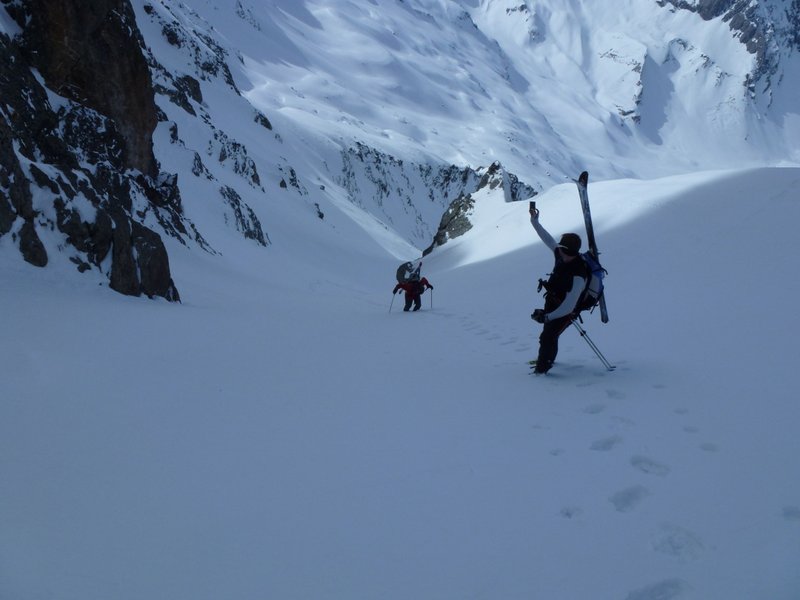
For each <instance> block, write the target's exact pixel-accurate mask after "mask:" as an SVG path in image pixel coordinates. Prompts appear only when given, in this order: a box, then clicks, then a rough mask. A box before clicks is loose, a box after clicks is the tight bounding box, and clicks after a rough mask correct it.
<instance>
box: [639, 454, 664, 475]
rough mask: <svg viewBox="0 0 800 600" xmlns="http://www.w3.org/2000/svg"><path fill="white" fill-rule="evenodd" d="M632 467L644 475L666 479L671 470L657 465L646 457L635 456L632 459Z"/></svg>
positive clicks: (659, 464)
mask: <svg viewBox="0 0 800 600" xmlns="http://www.w3.org/2000/svg"><path fill="white" fill-rule="evenodd" d="M631 465H633V466H634V467H635V468H637V469H639V470H640V471H641V472H642V473H647V474H648V475H658V476H659V477H664V476H666V475H668V474H669V472H670V468H669V467H668V466H666V465H662V464H661V463H657V462H656V461H654V460H652V459H649V458H647V457H646V456H634V457H633V458H631Z"/></svg>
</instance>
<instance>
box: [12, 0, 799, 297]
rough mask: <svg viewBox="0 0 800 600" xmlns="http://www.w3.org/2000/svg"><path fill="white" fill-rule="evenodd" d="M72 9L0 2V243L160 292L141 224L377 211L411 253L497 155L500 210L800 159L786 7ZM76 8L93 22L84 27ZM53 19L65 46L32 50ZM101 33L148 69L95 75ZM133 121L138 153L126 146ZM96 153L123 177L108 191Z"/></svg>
mask: <svg viewBox="0 0 800 600" xmlns="http://www.w3.org/2000/svg"><path fill="white" fill-rule="evenodd" d="M70 5H71V0H62V1H61V2H59V3H58V4H56V3H45V2H40V1H39V0H35V1H34V0H29V1H28V2H24V1H22V0H4V3H3V9H2V10H0V16H2V19H0V25H1V26H2V28H1V29H0V32H1V33H2V36H1V37H2V40H3V48H4V50H3V52H4V53H5V55H6V56H7V57H10V60H8V61H5V65H6V69H7V75H6V77H5V78H4V79H3V81H5V84H4V85H5V88H4V95H6V96H7V97H9V98H11V97H15V98H22V97H26V98H31V99H35V100H33V101H29V102H28V103H27V104H25V103H14V102H12V103H11V104H10V106H13V110H9V111H7V112H5V113H4V114H5V115H6V119H5V121H6V123H7V124H8V132H9V133H8V134H6V135H5V136H4V139H7V140H8V141H7V142H4V148H7V150H6V152H5V153H4V155H3V156H5V157H6V158H5V159H4V161H3V179H2V181H3V182H5V183H3V189H4V192H3V193H4V197H7V198H9V199H10V200H4V201H3V202H0V205H2V206H0V215H1V216H2V219H0V232H2V233H0V235H3V236H4V237H5V238H9V236H10V238H11V239H10V240H9V239H6V240H5V245H7V246H9V247H11V246H17V247H19V249H20V250H19V251H20V252H21V254H22V256H24V257H25V259H26V260H28V262H31V263H32V264H40V265H41V264H46V263H47V262H48V260H51V261H55V262H56V263H60V262H70V263H71V264H72V267H70V268H73V269H74V268H75V266H77V267H78V269H79V270H81V271H82V272H84V271H86V272H88V271H91V272H93V273H95V275H96V276H97V277H98V281H100V282H103V281H104V280H110V284H111V286H112V287H113V288H114V289H117V290H119V291H123V292H124V293H134V294H138V293H147V294H148V295H153V294H155V295H164V296H165V297H173V298H174V297H177V289H179V288H180V282H175V283H174V284H173V283H172V281H171V277H170V272H169V267H168V265H167V264H166V259H165V258H164V251H163V250H161V249H160V247H159V244H160V242H158V241H157V237H154V235H155V236H162V237H164V236H169V237H172V238H174V239H176V240H179V241H180V242H181V244H183V245H186V244H188V245H189V246H191V247H193V248H195V249H197V250H198V251H210V252H222V251H224V247H225V242H224V239H225V238H226V237H227V236H228V235H230V234H231V233H235V235H240V236H243V237H245V238H247V239H250V240H252V242H253V243H255V244H258V245H261V246H262V247H266V246H268V245H269V244H270V242H271V241H274V239H279V238H280V235H281V231H280V230H285V231H291V230H293V229H296V228H297V227H300V228H301V229H303V230H305V227H306V225H307V224H308V223H309V222H310V221H316V222H318V223H317V224H316V227H314V226H313V225H312V226H311V229H310V230H309V231H312V232H314V233H310V234H309V235H311V236H312V237H315V236H317V235H322V236H324V235H327V234H325V233H322V230H329V229H331V228H333V229H336V228H337V227H338V230H337V231H338V234H339V236H340V237H341V238H346V237H347V236H348V235H350V234H349V233H347V234H345V231H350V227H351V226H352V224H355V225H356V229H357V230H360V231H362V232H365V231H366V232H369V233H368V235H370V236H371V237H375V233H374V231H375V229H374V228H372V227H364V225H365V224H369V223H373V222H377V223H380V224H381V227H383V229H384V231H385V234H382V235H380V236H378V237H380V240H378V242H379V245H380V246H381V247H383V248H387V249H390V252H392V253H393V254H395V255H403V256H406V255H408V254H409V253H413V251H412V250H411V249H410V248H408V246H409V245H411V246H413V247H416V248H417V249H424V248H428V247H429V246H430V245H431V244H432V243H433V240H434V237H435V236H437V230H438V229H439V226H440V223H441V221H442V218H443V215H444V214H445V213H446V211H448V209H450V210H451V211H452V210H453V209H452V208H450V204H451V203H452V202H454V201H459V198H461V197H466V196H468V195H469V194H470V193H471V192H473V191H475V189H476V186H477V185H478V184H479V182H480V180H481V177H482V174H481V173H482V171H483V170H486V169H489V168H490V167H491V166H492V165H496V166H495V167H494V168H498V167H499V168H500V169H501V171H502V175H501V177H502V178H503V180H504V181H506V182H512V183H513V186H512V188H511V189H510V190H509V193H508V195H507V199H509V200H516V199H523V198H525V197H527V196H530V195H532V194H535V193H540V192H542V191H543V190H546V189H548V188H549V187H550V186H551V185H553V184H554V183H558V182H560V181H563V180H564V178H565V177H574V176H575V174H576V173H578V172H579V171H580V170H583V169H588V170H590V172H591V173H592V176H593V178H594V179H595V180H596V179H607V178H613V177H653V176H662V175H666V174H672V173H680V172H690V171H694V170H698V169H711V168H739V167H744V166H752V165H770V164H780V163H782V162H794V161H797V160H798V158H799V156H800V155H799V154H798V152H800V151H798V142H797V140H798V139H800V135H798V134H800V120H799V119H798V109H797V104H796V101H795V98H796V96H797V87H798V81H800V78H799V77H798V69H800V66H799V65H800V63H798V57H797V49H798V43H797V35H798V34H797V19H798V7H797V2H789V1H788V0H787V1H779V0H771V1H769V2H766V1H765V2H760V3H753V2H747V3H745V2H736V1H734V0H730V1H728V2H702V1H699V2H669V3H668V2H657V1H653V2H642V1H638V0H637V1H633V0H628V1H624V2H615V3H613V5H610V4H608V3H603V2H579V1H575V2H570V3H564V2H561V1H560V0H559V1H556V0H537V1H533V0H528V1H522V2H520V1H513V2H512V1H510V0H444V1H436V2H432V1H429V0H408V1H395V2H383V3H375V2H372V1H371V0H358V1H354V0H342V1H337V2H330V1H328V0H305V1H302V2H298V1H296V0H270V1H263V2H255V1H253V0H221V1H215V2H209V1H199V0H198V1H195V0H192V1H189V2H182V3H177V2H169V1H166V0H135V1H134V2H131V3H130V5H129V4H128V2H127V0H102V1H100V0H98V1H97V2H96V6H95V7H94V8H91V6H90V5H86V4H83V5H81V4H80V3H79V4H78V5H76V6H83V9H81V10H91V11H93V13H86V14H85V15H84V14H82V13H81V12H80V10H71V9H69V6H70ZM131 8H132V12H131ZM90 14H91V15H92V16H89V15H90ZM59 15H66V16H67V17H69V16H70V15H72V17H73V20H74V21H75V22H74V23H72V24H70V21H69V18H67V17H62V16H59ZM97 15H100V17H101V18H98V16H97ZM103 15H106V17H104V18H105V19H106V20H105V21H103V18H102V17H103ZM113 15H122V16H123V18H122V21H120V25H119V26H117V25H115V23H116V22H117V21H116V20H115V19H117V17H114V16H113ZM87 19H92V23H94V22H95V20H96V25H92V26H91V27H92V28H93V30H94V31H102V35H96V36H85V35H84V34H83V33H82V32H83V30H84V29H85V27H84V25H85V23H86V22H87V21H86V20H87ZM134 20H135V25H134ZM65 23H66V25H65ZM58 27H61V28H62V29H61V30H64V31H67V32H68V34H66V35H65V37H64V39H65V40H67V43H68V46H69V45H70V44H71V46H70V47H71V48H72V54H73V55H77V56H79V57H80V60H77V61H75V62H72V63H71V62H70V61H71V60H72V59H69V58H65V59H59V58H58V57H59V56H62V55H63V56H70V54H69V52H62V53H61V54H59V52H60V47H59V46H57V45H56V46H53V48H50V47H48V44H50V45H51V46H52V43H51V42H52V40H53V39H56V38H55V37H54V36H56V35H57V34H55V33H53V32H54V31H60V30H58V29H56V28H58ZM70 27H71V29H70ZM130 31H134V32H135V35H132V36H127V37H126V35H127V34H122V33H120V32H130ZM48 40H50V41H48ZM97 40H99V41H100V42H99V43H97V44H95V46H96V48H95V47H93V46H92V44H93V43H94V42H96V41H97ZM102 44H110V46H109V47H114V48H117V50H116V55H119V56H129V57H130V56H133V57H135V55H137V54H138V53H141V54H142V56H144V59H145V61H146V64H147V65H148V70H149V78H148V79H149V80H148V79H144V78H141V77H140V76H139V75H137V77H140V79H141V82H140V83H134V80H133V79H131V78H130V77H131V73H134V72H136V73H138V72H139V70H140V69H139V67H133V66H131V68H129V69H127V70H126V69H110V68H108V67H107V66H105V65H104V62H103V60H104V58H103V56H111V57H113V56H115V53H112V52H104V51H103V46H102ZM54 48H55V49H54ZM59 60H60V62H58V61H59ZM65 64H67V65H70V64H71V65H72V66H69V67H68V68H64V66H63V65H65ZM12 65H13V66H14V69H17V68H19V67H21V69H19V72H17V71H16V70H14V71H9V70H8V69H10V68H11V66H12ZM30 66H34V67H35V71H33V73H34V76H30V75H28V76H26V77H23V74H24V73H26V72H27V73H29V72H30V71H26V70H25V69H27V68H28V67H30ZM97 72H102V73H103V74H104V78H98V77H92V76H91V75H88V74H87V73H97ZM126 77H127V78H128V79H126ZM115 78H116V79H115ZM104 82H105V83H106V84H107V85H106V87H107V88H109V91H108V92H107V93H105V95H104V94H103V93H97V90H102V88H103V84H104ZM125 86H135V89H136V90H144V93H143V95H142V97H143V100H142V101H139V100H136V103H135V104H134V103H131V102H127V104H130V105H131V106H133V107H139V106H143V105H146V104H147V102H148V101H147V99H146V98H145V97H146V96H147V94H148V90H152V92H150V93H153V94H154V99H155V106H154V107H153V108H152V109H148V110H147V111H144V112H143V111H142V110H139V109H138V108H132V109H126V108H125V107H124V104H126V103H125V102H121V101H120V99H119V98H115V97H114V93H113V90H114V89H124V88H125ZM132 89H134V88H132ZM114 107H120V108H121V110H119V109H118V110H115V109H114ZM87 111H88V112H87ZM148 111H149V112H148ZM28 112H30V113H31V114H30V115H28V114H27V113H28ZM45 114H48V115H50V116H49V117H48V119H42V118H41V115H45ZM34 115H39V117H35V116H34ZM86 115H88V116H86ZM132 116H135V117H136V118H131V117H132ZM156 120H157V125H155V122H156ZM30 122H39V123H42V124H44V127H42V126H41V125H37V126H36V127H34V128H32V129H31V128H29V127H28V126H27V125H24V124H25V123H30ZM87 122H88V123H90V125H88V126H87ZM58 123H61V124H62V125H61V126H58V125H57V124H58ZM91 123H95V124H94V125H91ZM98 123H100V124H101V125H97V124H98ZM153 127H154V129H153ZM93 129H94V130H96V131H107V132H112V133H111V134H108V135H112V136H113V135H116V134H114V133H113V132H114V131H116V130H119V132H120V135H121V137H120V138H119V140H117V141H114V142H113V143H109V142H107V141H102V140H100V139H98V136H97V135H96V134H94V135H91V136H87V135H85V133H86V132H88V131H91V130H93ZM76 132H83V133H81V134H80V135H76ZM126 132H127V133H126ZM131 132H138V133H135V134H134V133H131ZM151 135H152V140H153V147H152V154H151V157H152V158H148V153H149V152H150V150H148V149H147V148H145V147H144V146H142V143H141V142H139V145H140V146H142V148H137V147H134V146H132V145H130V144H129V143H128V141H126V140H132V139H135V138H136V137H137V136H138V139H149V136H151ZM37 136H38V137H37ZM65 136H66V137H65ZM69 136H71V137H69ZM54 139H65V140H66V150H65V151H64V152H62V151H59V152H53V151H52V148H53V144H52V143H51V142H52V140H54ZM15 140H17V141H16V142H15ZM14 143H16V147H15V148H16V150H13V151H12V150H11V148H12V147H13V144H14ZM120 146H121V147H123V148H124V151H123V152H120V151H117V150H115V148H117V147H120ZM69 152H74V156H75V157H76V158H74V159H71V161H66V162H65V160H64V159H62V158H59V156H62V155H66V154H69ZM140 155H141V156H143V157H144V158H143V159H141V160H140V161H139V162H138V163H137V162H135V161H134V162H128V163H126V162H125V161H126V160H127V159H126V158H125V157H126V156H130V157H136V156H140ZM119 157H122V162H120V158H119ZM20 158H21V160H20ZM103 164H110V165H115V164H116V165H117V166H114V168H113V171H112V172H117V173H121V175H120V176H117V177H121V180H120V181H119V182H117V183H115V184H114V185H111V186H109V185H108V183H107V182H108V179H109V178H108V177H107V176H105V175H103V173H105V172H106V170H105V169H101V171H99V175H98V170H97V169H96V167H95V165H103ZM126 169H130V170H126ZM76 173H80V175H79V176H76ZM126 173H127V174H126ZM137 173H139V174H138V175H137ZM81 179H83V180H88V181H89V185H88V186H85V187H87V189H88V190H89V191H84V190H83V189H80V188H81V187H82V186H80V185H78V181H80V180H81ZM10 181H16V184H15V185H16V186H17V188H20V187H23V188H25V189H24V190H23V189H19V190H18V189H17V188H14V187H13V186H11V184H10V183H8V182H10ZM60 182H69V184H68V185H62V183H60ZM76 188H78V189H77V192H76V191H75V189H76ZM28 197H30V198H32V201H29V200H27V198H28ZM131 198H133V201H132V202H131ZM340 216H342V218H343V219H344V220H346V221H348V224H347V225H345V224H344V223H342V222H340V221H339V217H340ZM445 217H446V215H445ZM148 232H151V233H148ZM353 235H355V234H353ZM334 237H336V236H334ZM437 239H439V240H440V241H441V239H442V237H441V235H439V236H438V237H437ZM0 240H3V238H0ZM340 243H345V244H346V243H347V242H346V241H344V240H340ZM143 257H149V258H147V259H144V258H143ZM156 265H157V266H156ZM67 266H68V265H67ZM175 286H177V288H176V287H175Z"/></svg>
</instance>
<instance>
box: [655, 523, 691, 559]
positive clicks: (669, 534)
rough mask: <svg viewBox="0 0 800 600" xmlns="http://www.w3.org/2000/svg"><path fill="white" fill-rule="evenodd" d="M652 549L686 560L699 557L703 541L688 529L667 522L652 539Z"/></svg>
mask: <svg viewBox="0 0 800 600" xmlns="http://www.w3.org/2000/svg"><path fill="white" fill-rule="evenodd" d="M653 549H654V550H655V551H656V552H660V553H661V554H666V555H668V556H672V557H674V558H677V559H678V560H680V561H681V562H686V561H690V560H696V559H698V558H700V555H701V554H702V552H703V542H702V540H701V539H700V538H699V537H698V536H697V535H696V534H694V533H692V532H691V531H689V530H688V529H684V528H682V527H678V526H677V525H671V524H669V523H667V524H665V525H663V526H662V527H661V531H660V532H659V533H658V535H656V537H655V538H654V539H653Z"/></svg>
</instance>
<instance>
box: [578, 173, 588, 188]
mask: <svg viewBox="0 0 800 600" xmlns="http://www.w3.org/2000/svg"><path fill="white" fill-rule="evenodd" d="M578 183H579V184H581V185H587V184H588V183H589V171H584V172H583V173H581V174H580V175H579V176H578Z"/></svg>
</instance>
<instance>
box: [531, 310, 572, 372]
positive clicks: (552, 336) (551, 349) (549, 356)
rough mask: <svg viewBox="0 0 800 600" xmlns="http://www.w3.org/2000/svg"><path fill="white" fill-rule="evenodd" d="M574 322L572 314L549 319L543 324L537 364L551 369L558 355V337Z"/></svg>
mask: <svg viewBox="0 0 800 600" xmlns="http://www.w3.org/2000/svg"><path fill="white" fill-rule="evenodd" d="M571 322H572V315H567V316H566V317H561V318H560V319H555V320H553V321H549V322H547V323H545V324H544V325H543V326H542V333H541V335H539V356H538V358H537V359H536V364H537V365H541V366H542V367H544V368H547V369H549V368H550V367H551V366H552V364H553V362H555V360H556V355H558V338H559V337H560V336H561V334H562V333H564V330H565V329H566V328H567V327H569V324H570V323H571Z"/></svg>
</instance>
